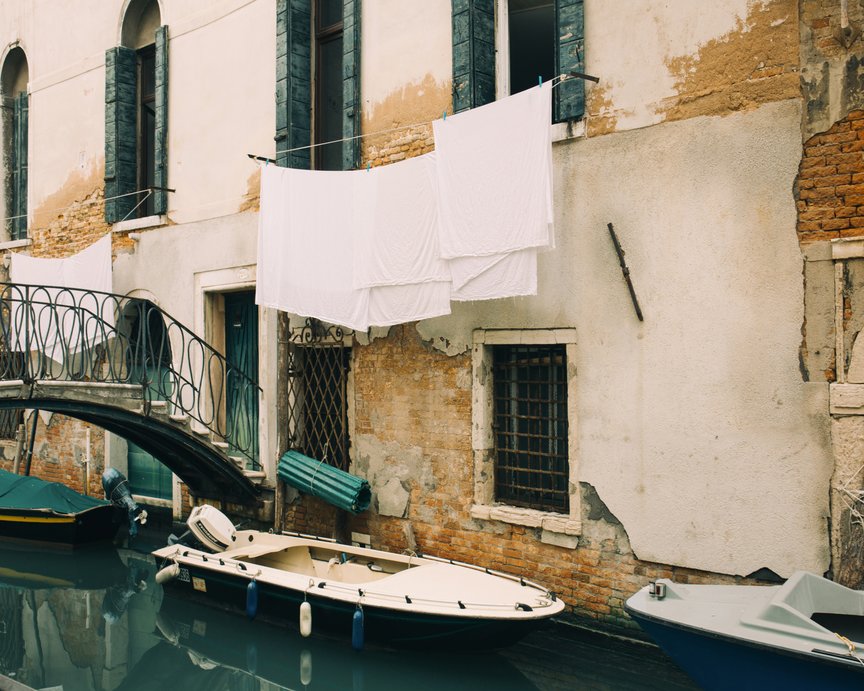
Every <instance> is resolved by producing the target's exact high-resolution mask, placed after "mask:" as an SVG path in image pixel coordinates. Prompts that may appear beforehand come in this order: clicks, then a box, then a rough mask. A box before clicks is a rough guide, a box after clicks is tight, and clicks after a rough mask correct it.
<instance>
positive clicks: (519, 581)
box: [153, 506, 564, 650]
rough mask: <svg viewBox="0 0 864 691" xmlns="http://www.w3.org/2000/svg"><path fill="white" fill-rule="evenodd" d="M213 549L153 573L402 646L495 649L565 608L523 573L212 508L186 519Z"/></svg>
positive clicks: (169, 558) (159, 555) (304, 624)
mask: <svg viewBox="0 0 864 691" xmlns="http://www.w3.org/2000/svg"><path fill="white" fill-rule="evenodd" d="M186 523H187V525H188V527H189V529H190V531H191V532H192V533H193V534H194V535H195V537H196V538H197V539H198V541H199V542H200V543H201V544H202V545H204V546H205V547H206V549H198V548H196V547H191V546H186V545H182V544H174V545H169V546H167V547H163V548H161V549H158V550H156V551H155V552H153V556H154V557H155V558H156V561H157V565H158V566H159V567H160V571H159V573H158V574H157V576H156V581H157V582H158V583H161V584H163V585H164V587H165V588H166V593H170V592H172V591H173V592H174V593H175V594H177V593H179V594H180V595H181V596H182V597H184V598H189V599H194V600H198V601H201V602H204V603H207V604H211V605H216V606H219V607H223V608H226V609H233V610H238V611H243V610H245V611H246V614H247V616H249V617H250V618H253V617H259V618H261V619H263V620H265V621H271V622H275V623H288V624H299V627H300V631H301V633H304V632H305V633H309V632H310V631H312V630H313V629H314V631H316V632H318V631H326V632H328V633H329V634H330V635H332V634H336V635H337V636H338V635H340V634H341V635H345V636H347V635H350V636H351V639H352V644H353V645H354V647H356V648H361V647H363V642H364V641H368V642H369V643H375V644H377V645H383V646H387V647H396V648H407V647H414V648H423V649H430V648H450V649H454V648H455V649H460V650H464V649H472V650H478V649H494V648H500V647H504V646H507V645H510V644H511V643H514V642H515V641H517V640H518V639H520V638H522V637H523V636H524V635H526V634H527V633H529V632H530V631H532V630H534V629H535V628H537V627H538V626H540V625H542V624H544V623H546V622H547V621H548V620H549V619H550V618H551V617H553V616H554V615H556V614H559V613H560V612H561V611H562V610H563V609H564V603H563V602H562V601H561V600H560V599H559V598H558V597H556V596H555V594H554V593H552V592H550V591H549V590H547V589H546V588H544V587H542V586H540V585H537V584H536V583H532V582H530V581H528V580H526V579H524V578H519V577H517V576H511V575H507V574H503V573H500V572H495V571H492V570H490V569H486V568H483V567H478V566H472V565H468V564H462V563H456V562H452V561H450V560H445V559H437V558H434V557H430V556H427V555H423V556H419V555H415V554H396V553H393V552H385V551H382V550H376V549H371V548H367V547H358V546H356V545H345V544H339V543H336V542H332V541H327V540H324V539H321V538H316V537H312V536H307V535H297V534H282V535H278V534H274V533H265V532H261V531H257V530H236V529H235V528H234V526H233V525H232V523H231V521H230V520H229V519H228V518H227V517H226V516H225V515H224V514H222V513H221V512H219V511H218V510H217V509H215V508H213V507H212V506H200V507H196V509H194V510H193V511H192V513H191V514H190V516H189V519H188V520H187V522H186Z"/></svg>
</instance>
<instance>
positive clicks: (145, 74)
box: [135, 45, 156, 218]
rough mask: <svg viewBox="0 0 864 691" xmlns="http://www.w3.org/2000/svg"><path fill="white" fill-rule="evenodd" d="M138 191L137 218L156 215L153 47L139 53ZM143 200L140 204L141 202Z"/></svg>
mask: <svg viewBox="0 0 864 691" xmlns="http://www.w3.org/2000/svg"><path fill="white" fill-rule="evenodd" d="M138 85H139V88H138V190H140V192H139V194H138V195H137V198H136V200H135V202H136V204H137V203H138V202H141V205H140V206H139V207H138V210H137V216H138V217H139V218H142V217H145V216H152V215H153V214H154V213H155V206H154V203H153V202H154V199H153V194H152V193H149V194H148V191H149V190H150V188H151V187H153V186H154V185H155V184H156V47H155V46H152V45H151V46H147V47H146V48H142V49H141V50H139V51H138ZM142 200H143V201H142Z"/></svg>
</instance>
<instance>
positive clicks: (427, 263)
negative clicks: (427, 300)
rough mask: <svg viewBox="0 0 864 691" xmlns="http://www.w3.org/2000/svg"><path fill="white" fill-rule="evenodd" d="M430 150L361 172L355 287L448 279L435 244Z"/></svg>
mask: <svg viewBox="0 0 864 691" xmlns="http://www.w3.org/2000/svg"><path fill="white" fill-rule="evenodd" d="M435 166H436V156H435V153H434V152H432V153H429V154H424V155H422V156H417V157H415V158H410V159H408V160H405V161H400V162H399V163H393V164H391V165H387V166H379V167H377V168H373V169H371V170H369V171H368V172H367V174H366V175H365V176H362V177H361V180H360V182H361V183H362V187H363V194H362V195H361V208H359V209H358V212H359V216H360V217H359V218H358V221H359V223H358V228H357V238H358V242H357V248H356V250H357V251H356V252H355V255H354V281H355V287H357V288H368V287H371V286H395V285H409V284H415V283H424V282H426V281H449V280H450V269H449V267H448V265H447V262H446V261H445V260H443V259H441V257H440V249H439V247H438V190H437V174H436V167H435Z"/></svg>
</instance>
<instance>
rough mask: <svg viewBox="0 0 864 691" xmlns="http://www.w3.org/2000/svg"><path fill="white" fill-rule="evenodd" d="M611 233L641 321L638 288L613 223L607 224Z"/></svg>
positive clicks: (642, 318)
mask: <svg viewBox="0 0 864 691" xmlns="http://www.w3.org/2000/svg"><path fill="white" fill-rule="evenodd" d="M607 227H608V228H609V235H611V236H612V243H613V244H614V245H615V252H616V253H617V254H618V263H619V264H620V265H621V273H623V274H624V280H625V281H627V289H628V290H629V291H630V299H631V300H632V301H633V308H634V309H635V310H636V316H637V317H638V318H639V321H640V322H641V321H645V319H644V317H643V316H642V308H641V307H639V299H638V298H637V297H636V290H635V289H634V288H633V281H632V279H631V278H630V269H628V268H627V262H625V261H624V250H623V249H621V243H620V242H618V236H617V235H615V229H614V228H613V227H612V224H611V223H608V224H607Z"/></svg>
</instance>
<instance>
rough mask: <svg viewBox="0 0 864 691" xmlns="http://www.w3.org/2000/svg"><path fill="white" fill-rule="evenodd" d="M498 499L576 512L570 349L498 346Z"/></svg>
mask: <svg viewBox="0 0 864 691" xmlns="http://www.w3.org/2000/svg"><path fill="white" fill-rule="evenodd" d="M492 379H493V408H494V421H493V434H494V439H495V500H496V501H499V502H503V503H505V504H509V505H512V506H521V507H526V508H532V509H538V510H542V511H555V512H559V513H568V512H569V509H570V493H569V477H570V472H569V459H568V420H567V355H566V350H565V346H564V345H552V346H515V345H514V346H510V345H504V346H493V362H492Z"/></svg>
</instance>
